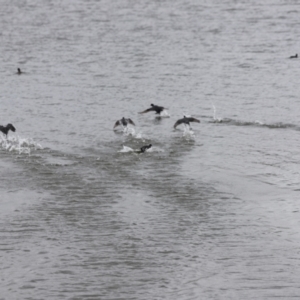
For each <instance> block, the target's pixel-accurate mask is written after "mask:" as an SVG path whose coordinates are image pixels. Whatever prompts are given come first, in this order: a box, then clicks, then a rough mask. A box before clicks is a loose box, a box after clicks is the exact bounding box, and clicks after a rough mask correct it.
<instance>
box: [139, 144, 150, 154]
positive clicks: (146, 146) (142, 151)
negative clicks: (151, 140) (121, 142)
mask: <svg viewBox="0 0 300 300" xmlns="http://www.w3.org/2000/svg"><path fill="white" fill-rule="evenodd" d="M151 147H152V144H149V145H145V146H143V147H142V148H141V150H140V151H139V152H140V153H144V152H146V150H148V149H150V148H151Z"/></svg>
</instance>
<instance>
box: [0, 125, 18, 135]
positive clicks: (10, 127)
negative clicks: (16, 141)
mask: <svg viewBox="0 0 300 300" xmlns="http://www.w3.org/2000/svg"><path fill="white" fill-rule="evenodd" d="M9 130H11V131H13V132H15V131H16V128H15V127H14V126H13V125H12V124H7V125H6V126H2V125H0V131H1V132H3V133H4V134H5V136H6V137H7V135H8V131H9Z"/></svg>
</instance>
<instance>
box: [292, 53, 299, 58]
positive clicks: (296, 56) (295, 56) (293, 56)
mask: <svg viewBox="0 0 300 300" xmlns="http://www.w3.org/2000/svg"><path fill="white" fill-rule="evenodd" d="M290 58H298V53H297V54H295V55H292V56H290Z"/></svg>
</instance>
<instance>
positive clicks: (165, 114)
mask: <svg viewBox="0 0 300 300" xmlns="http://www.w3.org/2000/svg"><path fill="white" fill-rule="evenodd" d="M159 116H160V117H162V118H170V114H169V113H168V111H167V110H166V109H164V110H163V111H162V112H161V113H160V114H159Z"/></svg>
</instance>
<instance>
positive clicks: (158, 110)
mask: <svg viewBox="0 0 300 300" xmlns="http://www.w3.org/2000/svg"><path fill="white" fill-rule="evenodd" d="M163 110H165V108H164V107H162V106H158V105H154V104H151V107H150V108H148V109H146V110H144V111H141V112H140V114H144V113H147V112H149V111H155V112H156V113H157V114H160V113H161V112H162V111H163Z"/></svg>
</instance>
